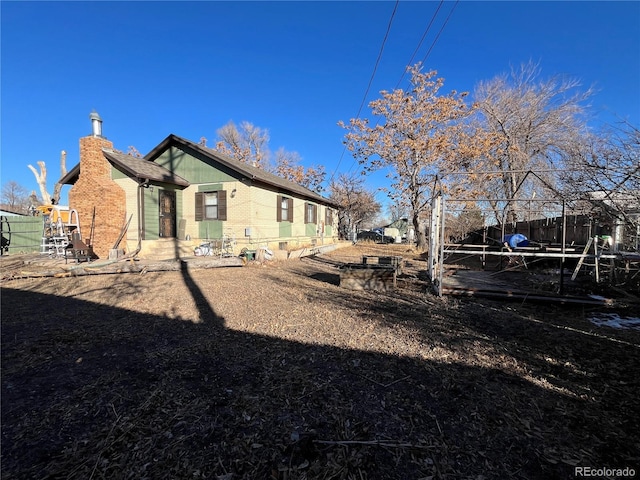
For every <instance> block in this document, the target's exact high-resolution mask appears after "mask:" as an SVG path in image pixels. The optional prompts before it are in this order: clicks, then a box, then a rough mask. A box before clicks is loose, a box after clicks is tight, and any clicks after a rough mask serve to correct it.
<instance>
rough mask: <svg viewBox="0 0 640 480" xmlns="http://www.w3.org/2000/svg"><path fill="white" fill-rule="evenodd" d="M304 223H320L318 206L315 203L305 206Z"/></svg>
mask: <svg viewBox="0 0 640 480" xmlns="http://www.w3.org/2000/svg"><path fill="white" fill-rule="evenodd" d="M304 223H318V206H317V205H314V204H313V203H305V204H304Z"/></svg>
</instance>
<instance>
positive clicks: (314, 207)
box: [60, 113, 338, 258]
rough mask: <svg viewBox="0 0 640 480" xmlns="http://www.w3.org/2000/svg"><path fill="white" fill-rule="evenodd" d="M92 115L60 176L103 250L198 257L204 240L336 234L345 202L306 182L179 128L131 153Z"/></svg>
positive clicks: (314, 240) (268, 243) (244, 245)
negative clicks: (74, 158) (142, 152)
mask: <svg viewBox="0 0 640 480" xmlns="http://www.w3.org/2000/svg"><path fill="white" fill-rule="evenodd" d="M90 118H91V119H92V122H93V133H92V135H90V136H87V137H83V138H81V139H80V163H79V164H78V165H76V166H75V167H74V168H72V169H71V170H70V171H69V172H68V173H67V174H66V175H65V176H64V177H62V179H61V180H60V182H61V183H62V184H66V185H71V189H70V190H69V207H70V208H73V209H76V210H77V212H78V217H79V220H80V228H81V235H82V238H83V239H84V240H85V241H90V243H91V244H92V245H93V249H94V252H95V253H96V254H97V255H98V257H100V258H106V257H108V256H109V255H112V254H113V253H114V252H117V251H122V250H125V251H126V252H127V253H132V252H134V251H137V255H138V256H139V257H141V258H150V257H154V258H157V257H159V256H161V257H164V258H170V257H174V258H175V257H177V256H190V255H193V254H194V251H195V249H196V248H197V247H199V246H201V245H203V244H205V243H206V244H207V245H209V246H210V247H211V250H212V253H218V252H221V251H222V250H224V253H226V254H232V255H239V254H240V253H241V252H243V251H244V250H245V249H246V250H249V251H255V250H256V249H258V248H260V247H266V248H268V249H270V250H271V251H272V252H274V253H275V254H276V255H278V252H279V251H291V250H296V249H300V248H304V247H319V246H321V245H327V244H332V243H336V242H337V241H338V229H337V218H338V215H337V211H336V208H337V206H336V205H335V204H333V203H332V202H331V201H330V200H328V199H326V198H324V197H322V196H321V195H319V194H317V193H315V192H313V191H311V190H309V189H307V188H305V187H302V186H300V185H298V184H296V183H293V182H290V181H288V180H285V179H283V178H281V177H278V176H276V175H273V174H270V173H268V172H266V171H264V170H262V169H259V168H255V167H253V166H251V165H248V164H246V163H243V162H240V161H237V160H235V159H233V158H230V157H228V156H226V155H223V154H221V153H219V152H217V151H215V150H212V149H209V148H207V147H205V146H203V145H201V144H197V143H194V142H191V141H189V140H186V139H184V138H181V137H178V136H176V135H169V136H168V137H167V138H165V139H164V140H163V141H162V142H161V143H160V144H159V145H158V146H156V147H155V148H154V149H153V150H152V151H151V152H149V153H148V154H147V155H146V156H145V157H144V158H137V157H134V156H132V155H127V154H123V153H121V152H117V151H115V150H114V149H113V144H112V143H111V142H110V141H108V140H107V139H106V138H104V137H103V136H102V122H101V120H100V117H99V116H98V115H97V114H96V113H92V114H91V117H90Z"/></svg>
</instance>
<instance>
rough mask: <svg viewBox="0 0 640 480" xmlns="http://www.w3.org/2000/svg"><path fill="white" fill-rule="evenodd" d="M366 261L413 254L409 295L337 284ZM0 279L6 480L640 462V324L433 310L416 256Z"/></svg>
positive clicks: (335, 254) (484, 472)
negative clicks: (347, 269)
mask: <svg viewBox="0 0 640 480" xmlns="http://www.w3.org/2000/svg"><path fill="white" fill-rule="evenodd" d="M365 255H370V256H373V255H382V256H389V257H393V256H402V257H403V258H404V260H405V262H404V266H403V268H402V271H401V273H400V272H399V273H398V274H397V279H396V281H397V285H396V288H395V289H394V290H392V291H388V292H379V291H374V290H347V289H344V288H341V287H340V266H341V265H344V264H349V263H359V262H361V261H362V258H363V256H365ZM210 260H212V259H211V257H209V258H208V260H207V257H204V258H199V259H197V262H200V261H205V262H207V261H210ZM174 263H175V262H174ZM252 263H255V262H252ZM0 266H2V269H3V270H2V272H0V273H1V275H0V278H2V279H3V280H2V281H0V285H1V286H2V295H1V296H0V301H1V309H2V310H1V311H2V328H1V329H0V336H1V348H0V355H1V358H0V360H1V364H2V382H1V392H0V402H1V407H2V408H1V419H0V420H1V422H0V423H1V425H2V450H1V453H0V455H1V461H0V476H1V477H2V478H7V479H8V478H12V479H18V480H22V479H25V480H26V479H32V478H64V479H67V480H87V479H92V480H97V479H112V478H113V479H120V478H123V479H124V478H136V479H153V480H174V479H178V480H181V479H209V480H211V479H218V480H254V479H264V480H312V479H318V480H321V479H322V480H329V479H335V480H338V479H342V480H352V479H353V480H378V479H384V480H405V479H419V478H433V479H434V480H435V479H438V480H440V479H443V480H444V479H451V480H454V479H478V478H484V479H486V480H494V479H496V480H498V479H499V480H502V479H509V480H511V479H515V480H548V479H565V478H573V477H574V472H575V466H582V465H584V466H594V468H595V467H597V466H607V467H608V466H611V467H618V466H620V467H624V466H635V465H638V462H639V457H638V451H639V448H638V446H639V444H640V437H639V435H638V432H640V403H639V402H638V398H637V397H638V391H640V381H639V379H638V375H637V372H638V371H640V348H638V345H640V331H637V330H631V329H627V330H620V329H611V330H609V331H607V332H606V336H605V335H603V334H600V333H599V334H595V333H593V330H595V327H594V326H593V324H592V323H591V322H590V320H589V318H588V316H587V314H585V311H584V308H585V307H584V306H582V305H580V306H579V307H576V306H572V307H569V306H560V305H555V304H551V303H548V302H546V303H540V304H529V303H526V302H523V301H516V302H509V303H507V302H505V301H496V300H491V299H485V298H483V299H478V298H476V297H473V298H466V297H443V298H442V297H437V296H435V295H432V294H429V293H428V291H429V282H428V279H427V278H426V275H425V271H426V268H427V262H426V261H425V259H424V257H423V256H422V255H421V254H420V253H418V252H414V251H411V250H410V249H408V247H407V246H406V245H401V244H400V245H396V244H390V245H371V246H369V245H366V244H364V243H358V244H357V245H355V246H347V247H345V248H341V249H337V250H334V251H332V252H329V253H327V254H323V255H316V256H311V257H305V258H301V259H296V260H288V261H274V262H269V264H268V266H265V267H264V268H227V267H222V268H196V265H195V264H191V265H184V264H179V263H178V264H177V265H176V267H178V268H176V269H175V270H172V271H153V269H148V270H146V273H145V274H144V275H140V273H141V272H142V271H145V270H144V268H143V267H142V266H139V267H140V268H139V269H138V272H136V273H134V272H131V273H116V272H115V271H111V270H109V269H108V268H106V267H105V269H106V270H107V271H108V272H109V273H110V274H108V275H106V274H105V275H99V274H97V272H98V271H100V270H102V269H95V272H92V273H96V274H91V275H83V276H74V277H71V278H55V277H49V278H17V275H16V274H14V273H12V272H15V271H18V272H19V271H20V270H21V269H22V268H25V267H24V265H22V264H16V263H0ZM218 266H219V265H218ZM179 267H182V268H179ZM192 267H193V268H192ZM43 268H45V270H51V267H43ZM132 268H133V266H132ZM29 269H33V270H34V272H35V270H36V265H29ZM132 273H134V274H132ZM597 308H598V309H602V307H597ZM621 317H622V315H621ZM612 340H615V341H612Z"/></svg>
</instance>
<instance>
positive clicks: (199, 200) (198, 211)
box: [196, 192, 204, 222]
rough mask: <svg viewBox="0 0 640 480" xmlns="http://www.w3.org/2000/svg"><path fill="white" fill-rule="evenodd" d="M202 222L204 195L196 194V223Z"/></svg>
mask: <svg viewBox="0 0 640 480" xmlns="http://www.w3.org/2000/svg"><path fill="white" fill-rule="evenodd" d="M202 220H204V193H202V192H197V193H196V222H201V221H202Z"/></svg>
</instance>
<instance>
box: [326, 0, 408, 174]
mask: <svg viewBox="0 0 640 480" xmlns="http://www.w3.org/2000/svg"><path fill="white" fill-rule="evenodd" d="M399 3H400V0H396V3H395V5H394V6H393V12H391V18H389V24H388V25H387V31H386V32H385V34H384V38H383V39H382V45H380V52H378V58H377V59H376V63H375V65H374V67H373V72H372V73H371V77H370V78H369V84H368V85H367V90H366V91H365V92H364V95H363V96H362V102H360V108H358V113H357V114H356V118H358V117H359V116H360V113H361V112H362V107H363V106H364V104H365V102H366V100H367V95H369V90H370V89H371V84H372V83H373V78H374V77H375V75H376V71H377V70H378V65H379V64H380V59H381V58H382V52H383V51H384V46H385V44H386V42H387V38H389V32H390V31H391V24H392V23H393V17H394V16H395V15H396V10H397V9H398V4H399ZM346 150H347V147H346V145H345V147H344V148H343V149H342V154H341V155H340V159H339V160H338V164H337V165H336V168H335V169H334V170H333V173H332V174H331V178H330V179H329V182H331V181H332V180H333V177H334V176H335V174H336V172H337V170H338V167H340V163H342V159H343V158H344V153H345V151H346Z"/></svg>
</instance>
